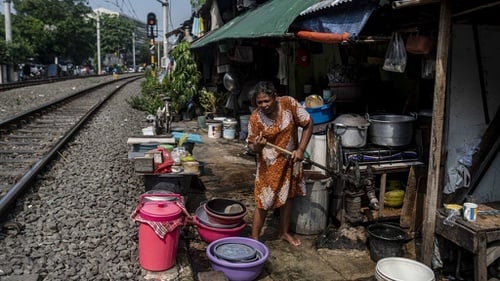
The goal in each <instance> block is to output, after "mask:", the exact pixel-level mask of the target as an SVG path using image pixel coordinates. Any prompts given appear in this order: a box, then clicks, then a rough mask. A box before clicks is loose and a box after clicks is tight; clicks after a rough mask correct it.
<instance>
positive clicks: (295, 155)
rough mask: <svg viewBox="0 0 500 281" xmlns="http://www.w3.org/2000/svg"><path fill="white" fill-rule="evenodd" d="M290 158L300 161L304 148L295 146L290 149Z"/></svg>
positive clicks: (302, 157)
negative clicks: (292, 149) (295, 147)
mask: <svg viewBox="0 0 500 281" xmlns="http://www.w3.org/2000/svg"><path fill="white" fill-rule="evenodd" d="M292 159H293V161H294V162H300V161H302V160H304V150H302V149H300V148H297V149H295V150H294V151H292Z"/></svg>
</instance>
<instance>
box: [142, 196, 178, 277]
mask: <svg viewBox="0 0 500 281" xmlns="http://www.w3.org/2000/svg"><path fill="white" fill-rule="evenodd" d="M148 196H155V197H165V200H164V201H162V200H153V201H147V200H144V198H145V197H148ZM172 197H176V198H177V201H175V200H174V201H172V200H169V199H172ZM177 202H182V198H181V196H180V195H178V194H155V195H150V194H143V195H141V199H140V209H139V214H140V216H141V218H142V219H143V220H146V221H147V222H144V221H143V222H141V224H140V225H139V263H140V265H141V267H142V268H144V269H146V270H150V271H164V270H167V269H169V268H171V267H173V266H174V265H175V261H176V257H177V246H178V244H179V232H180V229H179V226H180V225H179V222H180V221H182V216H183V212H182V209H181V207H180V206H179V205H178V204H177ZM164 223H167V225H168V224H169V223H171V225H170V226H171V228H173V229H170V230H169V231H168V232H167V233H166V234H165V236H164V237H163V238H162V237H160V235H158V233H157V232H156V231H155V229H153V226H152V225H151V224H158V225H159V224H164Z"/></svg>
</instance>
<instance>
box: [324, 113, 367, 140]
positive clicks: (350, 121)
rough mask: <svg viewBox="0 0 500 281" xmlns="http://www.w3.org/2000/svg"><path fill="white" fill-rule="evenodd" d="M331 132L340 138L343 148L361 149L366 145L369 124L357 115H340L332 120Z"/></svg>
mask: <svg viewBox="0 0 500 281" xmlns="http://www.w3.org/2000/svg"><path fill="white" fill-rule="evenodd" d="M333 125H334V130H333V132H334V133H335V134H336V135H338V136H340V138H341V142H342V146H343V147H363V146H365V145H366V138H367V130H368V126H370V123H369V122H368V121H367V120H366V119H365V118H363V117H362V116H360V115H358V114H352V113H349V114H342V115H340V116H338V117H337V118H335V120H333Z"/></svg>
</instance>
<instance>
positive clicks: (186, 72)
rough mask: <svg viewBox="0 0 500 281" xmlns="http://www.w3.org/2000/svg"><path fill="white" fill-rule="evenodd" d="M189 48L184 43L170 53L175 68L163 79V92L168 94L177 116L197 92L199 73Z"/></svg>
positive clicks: (186, 43) (187, 43)
mask: <svg viewBox="0 0 500 281" xmlns="http://www.w3.org/2000/svg"><path fill="white" fill-rule="evenodd" d="M189 47H190V43H189V42H186V41H184V42H181V43H179V44H178V45H177V46H176V47H175V48H174V49H172V50H171V51H170V53H169V54H170V55H171V60H173V61H174V62H175V66H174V67H173V69H172V72H171V73H169V74H168V75H167V76H166V77H165V79H163V84H164V87H165V90H166V91H167V93H169V94H170V98H171V103H172V109H173V110H174V112H176V113H177V114H181V113H182V112H181V111H182V109H183V108H185V107H187V105H188V104H189V103H190V102H192V100H193V97H195V96H196V95H198V92H199V81H200V79H201V73H200V72H199V70H198V68H197V65H196V62H195V61H194V59H193V57H192V54H191V51H190V50H189Z"/></svg>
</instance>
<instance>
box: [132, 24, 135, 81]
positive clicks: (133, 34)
mask: <svg viewBox="0 0 500 281" xmlns="http://www.w3.org/2000/svg"><path fill="white" fill-rule="evenodd" d="M132 62H133V65H134V72H135V32H132Z"/></svg>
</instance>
